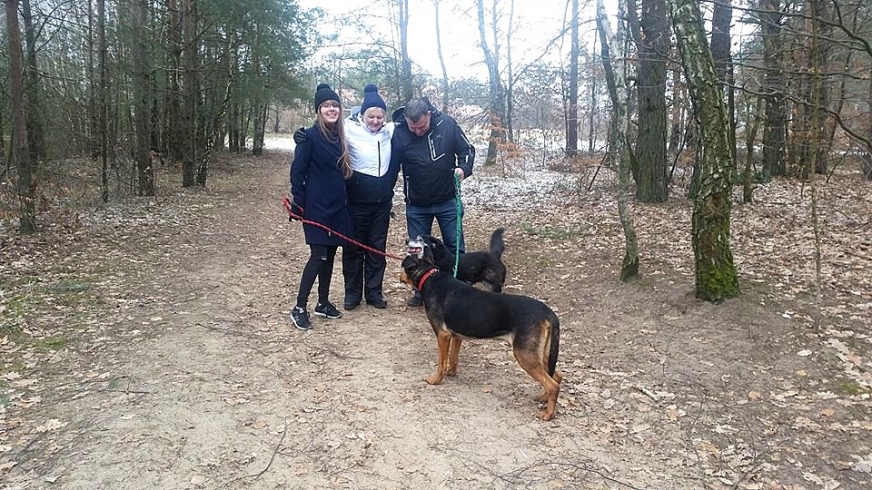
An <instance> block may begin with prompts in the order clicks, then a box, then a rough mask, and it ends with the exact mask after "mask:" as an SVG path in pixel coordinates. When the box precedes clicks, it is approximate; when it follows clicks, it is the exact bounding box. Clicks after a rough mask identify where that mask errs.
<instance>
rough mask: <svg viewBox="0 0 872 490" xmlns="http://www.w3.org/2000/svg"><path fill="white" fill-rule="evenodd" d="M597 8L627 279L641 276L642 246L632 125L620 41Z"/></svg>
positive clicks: (623, 267) (602, 8)
mask: <svg viewBox="0 0 872 490" xmlns="http://www.w3.org/2000/svg"><path fill="white" fill-rule="evenodd" d="M596 7H597V31H599V36H600V44H601V45H602V47H601V50H602V62H603V71H604V72H605V78H606V85H607V86H608V89H609V98H611V100H612V121H613V123H612V130H613V131H614V132H615V134H614V135H612V137H611V138H610V141H611V142H612V147H611V148H610V149H609V151H610V152H611V153H613V154H614V156H615V158H616V159H617V164H618V215H619V216H620V219H621V226H622V227H623V229H624V259H623V260H622V261H621V273H620V279H621V280H622V281H628V280H630V279H631V278H633V277H636V276H638V275H639V245H638V240H637V239H636V230H635V227H634V226H633V217H632V215H631V214H630V206H629V194H630V162H629V151H628V146H627V126H628V124H629V120H628V118H627V112H626V111H627V85H626V81H625V80H624V77H623V71H622V70H616V69H615V68H614V64H613V63H612V53H613V52H614V48H613V46H620V45H621V43H619V42H617V41H615V40H614V39H613V36H612V32H611V26H610V25H609V21H608V17H607V16H606V11H605V6H604V5H603V0H597V5H596Z"/></svg>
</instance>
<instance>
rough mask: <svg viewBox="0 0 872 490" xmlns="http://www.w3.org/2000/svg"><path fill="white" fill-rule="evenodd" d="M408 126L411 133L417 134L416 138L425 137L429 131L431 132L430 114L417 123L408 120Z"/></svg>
mask: <svg viewBox="0 0 872 490" xmlns="http://www.w3.org/2000/svg"><path fill="white" fill-rule="evenodd" d="M406 124H408V125H409V131H411V132H413V133H415V136H424V135H425V134H427V131H430V113H429V112H427V114H424V115H423V116H421V117H419V118H418V120H417V121H412V120H411V119H409V118H408V117H407V118H406Z"/></svg>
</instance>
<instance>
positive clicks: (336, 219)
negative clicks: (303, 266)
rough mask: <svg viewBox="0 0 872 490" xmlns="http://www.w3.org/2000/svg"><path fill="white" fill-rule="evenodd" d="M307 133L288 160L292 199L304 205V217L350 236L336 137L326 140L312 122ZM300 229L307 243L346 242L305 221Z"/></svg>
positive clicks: (346, 196) (349, 213)
mask: <svg viewBox="0 0 872 490" xmlns="http://www.w3.org/2000/svg"><path fill="white" fill-rule="evenodd" d="M306 136H307V139H306V141H305V142H303V143H300V144H299V145H297V148H296V150H295V151H294V161H293V163H291V196H292V200H293V202H294V203H295V204H297V205H298V206H300V207H302V208H303V210H304V212H303V218H305V219H307V220H311V221H315V222H317V223H321V224H322V225H324V226H326V227H328V228H330V229H332V230H334V231H336V232H338V233H341V234H343V235H345V236H351V235H352V233H353V231H352V230H353V227H352V224H351V212H350V211H349V209H348V194H347V193H346V190H345V179H344V178H343V177H342V170H341V169H340V167H339V163H338V162H339V156H340V155H341V154H342V148H341V145H340V144H339V138H338V137H337V138H336V139H335V140H334V141H328V140H327V139H326V138H324V136H322V135H321V131H319V130H318V128H317V127H314V126H313V127H311V128H307V129H306ZM303 232H304V233H305V235H306V243H308V244H310V245H345V241H344V240H343V239H341V238H339V237H338V236H336V235H335V234H333V233H329V232H327V231H325V230H323V229H321V228H319V227H317V226H314V225H309V224H304V225H303Z"/></svg>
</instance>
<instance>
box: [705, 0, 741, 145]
mask: <svg viewBox="0 0 872 490" xmlns="http://www.w3.org/2000/svg"><path fill="white" fill-rule="evenodd" d="M732 16H733V8H732V0H722V1H718V2H715V4H714V12H713V13H712V35H711V49H712V57H713V58H714V62H715V72H716V73H717V76H718V80H720V81H721V89H722V91H723V93H724V96H725V97H726V101H727V106H726V107H727V121H728V122H729V127H728V131H729V137H730V151H731V152H732V155H733V161H734V162H735V161H736V110H735V97H734V93H735V90H733V56H732V54H731V53H730V44H731V41H730V39H731V38H730V23H731V22H732Z"/></svg>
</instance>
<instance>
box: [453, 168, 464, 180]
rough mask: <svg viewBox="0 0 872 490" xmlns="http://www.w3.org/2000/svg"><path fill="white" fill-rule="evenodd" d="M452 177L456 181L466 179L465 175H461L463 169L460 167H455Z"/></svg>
mask: <svg viewBox="0 0 872 490" xmlns="http://www.w3.org/2000/svg"><path fill="white" fill-rule="evenodd" d="M454 175H456V176H457V180H460V181H463V179H465V178H466V175H465V174H464V173H463V169H462V168H460V167H456V168H455V169H454Z"/></svg>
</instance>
